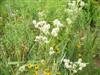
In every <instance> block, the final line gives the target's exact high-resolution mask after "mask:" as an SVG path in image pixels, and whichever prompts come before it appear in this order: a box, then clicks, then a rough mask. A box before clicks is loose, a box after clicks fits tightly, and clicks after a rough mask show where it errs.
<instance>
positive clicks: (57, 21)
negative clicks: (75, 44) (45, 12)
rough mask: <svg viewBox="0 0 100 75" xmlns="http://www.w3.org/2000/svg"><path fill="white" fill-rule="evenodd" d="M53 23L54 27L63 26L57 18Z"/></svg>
mask: <svg viewBox="0 0 100 75" xmlns="http://www.w3.org/2000/svg"><path fill="white" fill-rule="evenodd" d="M53 24H54V25H55V26H56V27H62V26H63V24H62V23H61V22H60V20H58V19H55V20H54V21H53Z"/></svg>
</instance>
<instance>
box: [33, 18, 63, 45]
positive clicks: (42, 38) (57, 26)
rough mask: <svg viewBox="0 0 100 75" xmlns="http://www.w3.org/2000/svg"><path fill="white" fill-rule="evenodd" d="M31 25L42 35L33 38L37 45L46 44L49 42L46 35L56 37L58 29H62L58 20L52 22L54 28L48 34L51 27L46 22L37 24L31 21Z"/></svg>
mask: <svg viewBox="0 0 100 75" xmlns="http://www.w3.org/2000/svg"><path fill="white" fill-rule="evenodd" d="M32 23H33V25H34V27H35V28H36V29H38V30H39V31H40V32H41V33H43V34H42V35H38V36H36V38H35V41H36V42H39V43H43V42H44V43H48V42H49V41H48V38H47V35H51V36H53V37H57V36H58V33H59V31H60V28H61V27H63V24H62V23H61V22H60V21H59V20H58V19H55V20H54V21H53V25H54V28H52V29H51V30H52V31H51V32H50V27H51V26H50V24H48V23H47V22H46V21H39V22H37V21H36V20H33V21H32Z"/></svg>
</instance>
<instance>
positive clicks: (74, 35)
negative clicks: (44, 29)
mask: <svg viewBox="0 0 100 75" xmlns="http://www.w3.org/2000/svg"><path fill="white" fill-rule="evenodd" d="M68 1H70V0H22V1H21V0H0V75H38V74H36V72H37V70H38V71H39V75H43V74H42V71H43V72H44V71H45V70H46V71H47V72H49V71H50V72H52V74H47V75H57V74H56V73H58V72H60V73H61V75H71V74H70V73H69V71H68V69H66V68H65V67H64V63H63V62H62V60H63V59H64V58H67V59H70V60H71V61H73V62H74V61H77V60H78V59H79V58H82V59H83V62H86V63H88V64H87V66H86V68H84V69H83V70H82V71H79V72H78V73H76V74H75V75H99V74H100V43H99V41H100V36H99V35H100V25H99V24H100V13H99V12H100V1H99V0H98V1H96V0H84V2H85V3H86V5H85V6H84V7H83V8H82V9H81V11H79V12H78V13H75V12H74V13H73V14H74V15H71V14H69V13H68V12H67V11H66V9H67V8H69V7H68ZM39 12H43V15H42V16H38V13H39ZM66 18H71V19H72V22H73V23H72V24H71V25H69V24H68V23H67V21H66ZM55 19H59V20H60V21H61V23H62V24H63V25H64V27H62V28H61V29H60V32H59V35H58V36H57V37H52V36H51V35H46V36H47V37H48V39H49V41H50V43H49V44H44V43H42V44H39V43H37V42H35V41H34V40H35V37H36V36H37V35H39V34H41V35H44V34H42V33H41V32H40V31H39V30H38V29H36V28H35V27H34V25H33V24H32V21H33V20H37V21H40V20H45V21H47V23H49V24H50V25H51V29H50V31H51V30H52V28H53V27H54V25H53V21H54V20H55ZM82 38H83V40H82ZM50 47H53V48H54V49H55V52H56V53H55V54H54V55H49V48H50ZM23 65H26V66H25V71H24V72H21V73H20V74H19V68H21V67H22V66H23ZM34 65H37V66H34ZM31 66H32V67H31ZM36 69H37V70H36ZM58 75H59V74H58Z"/></svg>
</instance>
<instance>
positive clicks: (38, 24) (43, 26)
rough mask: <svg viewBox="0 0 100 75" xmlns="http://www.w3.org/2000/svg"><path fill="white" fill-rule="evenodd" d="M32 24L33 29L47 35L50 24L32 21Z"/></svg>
mask: <svg viewBox="0 0 100 75" xmlns="http://www.w3.org/2000/svg"><path fill="white" fill-rule="evenodd" d="M33 24H34V26H35V28H37V29H39V30H40V31H42V32H43V33H44V34H48V33H49V29H50V24H48V23H47V22H46V21H39V22H36V20H33Z"/></svg>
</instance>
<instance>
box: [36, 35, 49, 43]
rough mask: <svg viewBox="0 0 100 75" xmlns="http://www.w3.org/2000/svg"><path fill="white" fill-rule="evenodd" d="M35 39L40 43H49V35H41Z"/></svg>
mask: <svg viewBox="0 0 100 75" xmlns="http://www.w3.org/2000/svg"><path fill="white" fill-rule="evenodd" d="M35 41H36V42H39V43H42V42H44V43H48V42H49V41H48V38H47V37H45V36H41V35H39V36H36V38H35Z"/></svg>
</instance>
